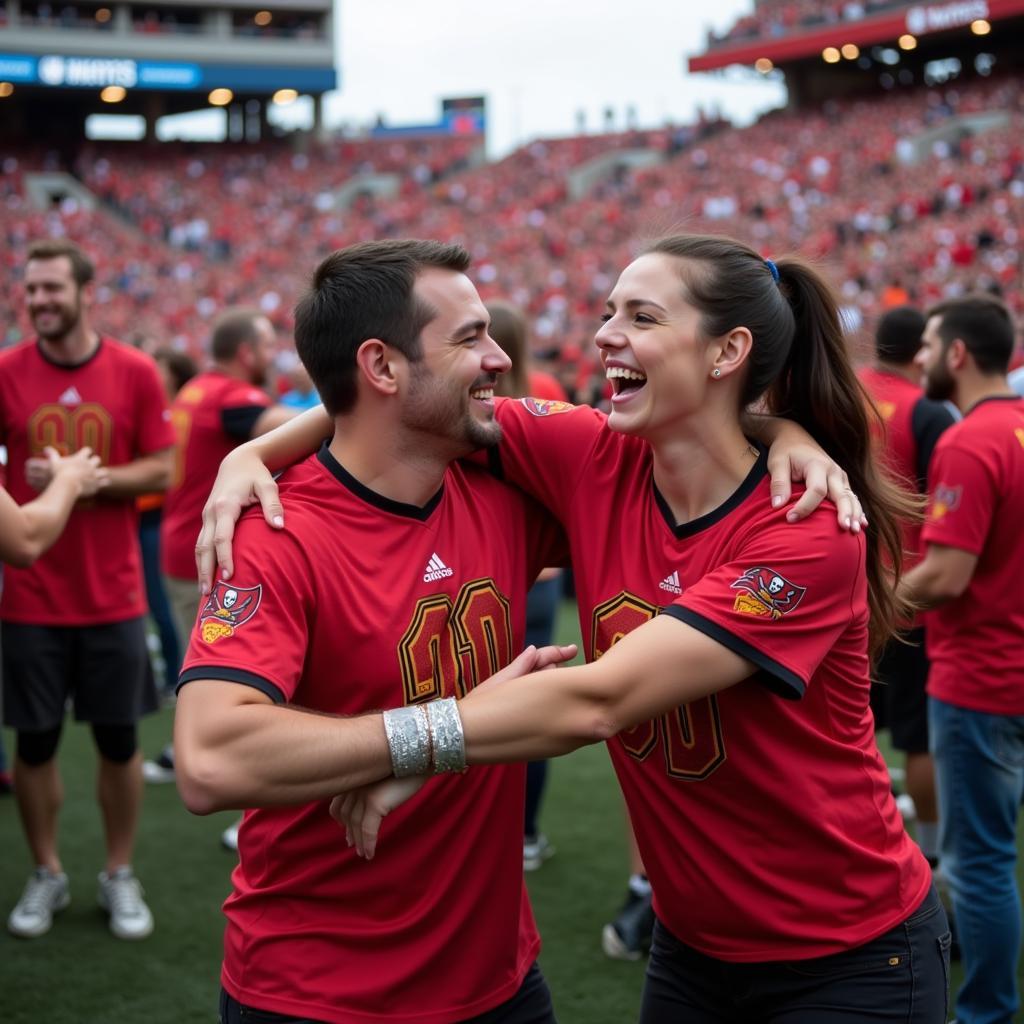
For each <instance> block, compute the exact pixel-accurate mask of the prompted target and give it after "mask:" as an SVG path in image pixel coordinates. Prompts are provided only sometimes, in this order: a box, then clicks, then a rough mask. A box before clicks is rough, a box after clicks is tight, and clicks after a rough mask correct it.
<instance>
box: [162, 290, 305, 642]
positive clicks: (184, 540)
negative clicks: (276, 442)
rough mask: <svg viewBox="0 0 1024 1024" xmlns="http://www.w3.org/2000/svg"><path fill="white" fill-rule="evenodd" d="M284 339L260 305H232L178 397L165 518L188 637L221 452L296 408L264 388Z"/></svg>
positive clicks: (166, 551)
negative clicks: (206, 362) (201, 537)
mask: <svg viewBox="0 0 1024 1024" xmlns="http://www.w3.org/2000/svg"><path fill="white" fill-rule="evenodd" d="M276 345H277V337H276V334H275V332H274V327H273V325H272V324H271V323H270V321H269V320H268V319H267V318H266V316H264V315H263V314H262V313H261V312H260V311H259V310H257V309H228V310H226V311H225V312H224V313H223V314H222V315H221V316H220V317H219V318H218V320H217V322H216V324H215V325H214V328H213V334H212V336H211V338H210V355H211V356H212V357H213V366H212V367H211V368H210V369H209V370H208V371H207V372H206V373H201V374H199V376H198V377H193V378H192V380H190V381H189V382H188V383H187V384H186V385H185V386H184V387H183V388H182V389H181V391H179V392H178V394H177V397H176V398H175V399H174V402H173V403H172V405H171V419H172V421H173V422H174V429H175V431H176V433H177V437H178V440H177V445H176V449H175V452H176V461H175V467H174V479H173V481H172V482H171V486H170V489H169V490H168V492H167V497H166V499H165V500H164V514H163V519H162V520H161V524H160V558H161V562H162V569H163V572H164V575H165V577H166V582H167V589H168V593H169V596H170V598H171V605H172V607H173V609H174V616H175V620H176V622H177V624H178V628H179V630H180V633H181V637H182V643H183V645H184V644H186V643H187V642H188V637H189V634H190V633H191V632H192V626H193V625H194V624H195V619H196V609H197V608H198V605H199V589H198V587H197V585H196V558H195V547H196V534H197V533H198V531H199V526H200V523H201V519H202V513H203V503H204V502H205V500H206V495H207V494H208V493H209V490H210V487H211V486H212V484H213V481H214V479H215V478H216V476H217V469H218V468H219V466H220V460H221V459H222V458H224V456H225V455H227V453H228V452H229V451H231V449H232V448H234V447H235V446H236V445H239V444H241V443H242V442H243V441H248V440H249V439H250V438H253V437H257V436H258V435H259V434H263V433H266V432H267V431H268V430H273V429H274V427H276V426H279V425H280V424H282V423H284V422H285V420H288V419H291V418H292V416H294V415H295V411H294V410H292V409H286V408H285V407H284V406H283V405H275V404H273V402H272V401H271V399H270V397H269V395H268V394H267V393H266V391H264V390H263V387H264V386H265V385H266V383H267V375H268V371H269V370H270V367H271V365H272V363H273V359H274V351H275V348H276Z"/></svg>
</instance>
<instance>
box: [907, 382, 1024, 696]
mask: <svg viewBox="0 0 1024 1024" xmlns="http://www.w3.org/2000/svg"><path fill="white" fill-rule="evenodd" d="M932 481H933V484H932V491H931V502H930V505H929V508H928V516H927V519H926V521H925V525H924V531H923V539H924V542H925V544H942V545H944V546H946V547H951V548H958V549H959V550H962V551H967V552H970V553H971V554H972V555H977V556H978V564H977V567H976V568H975V570H974V575H973V576H972V577H971V582H970V583H969V584H968V586H967V589H966V590H965V591H964V592H963V593H962V594H961V595H960V596H959V597H958V598H954V599H953V600H952V601H947V602H946V603H945V604H943V605H940V606H939V607H938V608H937V609H935V611H934V612H932V613H931V614H930V618H929V630H928V656H929V657H930V658H931V660H932V667H931V672H930V673H929V675H928V692H929V694H931V695H932V696H933V697H938V698H939V699H940V700H944V701H946V702H947V703H948V704H955V705H957V706H958V707H962V708H967V709H969V710H971V711H984V712H988V713H990V714H997V715H1024V660H1022V659H1021V649H1020V638H1021V637H1022V636H1024V605H1022V603H1021V601H1020V598H1019V595H1018V594H1017V587H1018V585H1019V584H1020V581H1021V579H1022V578H1024V541H1022V538H1021V514H1022V512H1024V399H1021V398H1017V397H1016V396H1014V397H1007V398H1003V397H998V398H988V399H985V400H983V401H981V402H979V403H978V404H977V405H975V406H974V407H973V408H971V409H970V410H969V411H968V412H967V414H966V415H965V416H964V418H963V420H961V421H960V422H959V423H957V424H954V426H952V427H950V429H949V430H947V431H946V433H945V434H943V435H942V437H941V438H940V440H939V443H938V445H937V446H936V448H935V460H934V463H933V465H932Z"/></svg>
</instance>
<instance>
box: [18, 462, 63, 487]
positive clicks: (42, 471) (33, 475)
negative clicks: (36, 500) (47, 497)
mask: <svg viewBox="0 0 1024 1024" xmlns="http://www.w3.org/2000/svg"><path fill="white" fill-rule="evenodd" d="M57 457H58V458H60V456H57ZM52 479H53V462H52V461H51V459H50V457H49V456H48V455H33V456H32V457H31V458H29V459H26V460H25V483H27V484H28V485H29V487H31V488H32V490H33V491H36V492H38V493H40V494H42V492H43V491H45V490H46V488H47V487H48V486H49V484H50V481H51V480H52Z"/></svg>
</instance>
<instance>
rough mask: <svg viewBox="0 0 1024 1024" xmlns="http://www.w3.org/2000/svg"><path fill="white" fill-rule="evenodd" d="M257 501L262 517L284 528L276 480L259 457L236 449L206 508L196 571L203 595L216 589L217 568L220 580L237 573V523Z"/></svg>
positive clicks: (223, 467)
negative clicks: (234, 558) (234, 541)
mask: <svg viewBox="0 0 1024 1024" xmlns="http://www.w3.org/2000/svg"><path fill="white" fill-rule="evenodd" d="M257 501H258V502H259V503H260V505H261V506H262V508H263V518H264V519H266V521H267V523H268V524H269V525H270V526H272V527H274V528H275V529H278V530H279V529H281V527H283V526H284V509H283V508H282V507H281V501H280V499H279V497H278V493H277V484H276V483H274V478H273V477H272V476H271V475H270V471H269V470H268V469H267V467H266V466H264V465H263V463H262V462H261V461H260V460H259V458H257V456H255V455H253V454H252V453H251V452H247V451H245V450H243V449H237V450H235V451H233V452H231V453H230V454H229V455H227V456H225V458H224V461H223V462H221V464H220V469H219V470H218V472H217V479H216V480H215V481H214V484H213V490H212V491H211V492H210V496H209V498H207V499H206V505H205V507H204V508H203V528H202V530H200V532H199V539H198V540H197V541H196V569H197V570H198V573H199V589H200V590H201V591H202V593H204V594H208V593H210V591H211V590H212V589H213V582H214V569H215V568H217V567H219V568H220V573H219V578H220V579H222V580H227V579H230V578H231V575H232V573H233V572H234V571H235V566H234V562H233V561H232V558H231V540H232V538H233V537H234V535H235V523H237V522H238V517H239V516H240V515H241V514H242V509H244V508H248V506H249V505H253V504H255V503H256V502H257Z"/></svg>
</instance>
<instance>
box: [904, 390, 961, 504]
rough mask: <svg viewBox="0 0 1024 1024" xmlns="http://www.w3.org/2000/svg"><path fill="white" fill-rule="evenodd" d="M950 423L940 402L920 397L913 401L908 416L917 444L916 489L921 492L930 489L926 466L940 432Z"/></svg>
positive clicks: (946, 412)
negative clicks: (912, 406)
mask: <svg viewBox="0 0 1024 1024" xmlns="http://www.w3.org/2000/svg"><path fill="white" fill-rule="evenodd" d="M952 425H953V417H952V416H951V415H950V413H949V410H948V409H947V408H946V407H945V406H944V405H943V404H942V403H941V402H933V401H931V400H930V399H928V398H921V399H918V401H917V402H916V403H915V405H914V410H913V412H912V413H911V417H910V430H911V433H912V434H913V435H914V441H915V442H916V444H917V467H916V469H917V489H918V490H919V491H920V492H921V493H922V494H927V493H928V491H929V490H930V488H929V486H928V467H929V466H930V465H931V461H932V453H933V452H934V451H935V445H936V444H938V441H939V438H940V437H941V436H942V432H943V431H944V430H946V429H947V427H951V426H952Z"/></svg>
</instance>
